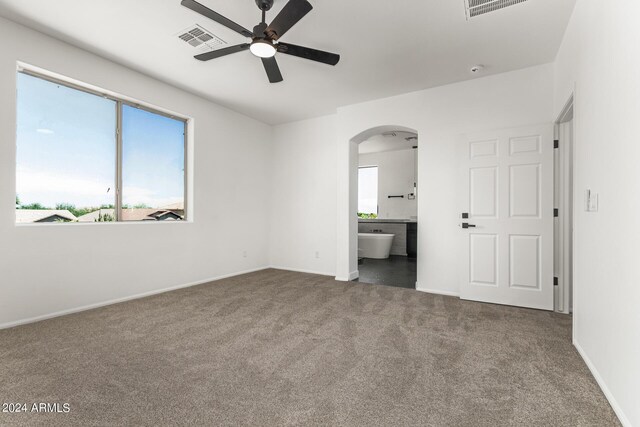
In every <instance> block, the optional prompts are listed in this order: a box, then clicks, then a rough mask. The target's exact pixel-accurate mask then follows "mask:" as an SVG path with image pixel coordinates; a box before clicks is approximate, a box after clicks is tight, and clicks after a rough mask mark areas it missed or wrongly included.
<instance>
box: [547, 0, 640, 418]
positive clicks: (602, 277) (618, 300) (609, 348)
mask: <svg viewBox="0 0 640 427" xmlns="http://www.w3.org/2000/svg"><path fill="white" fill-rule="evenodd" d="M639 14H640V3H638V2H637V1H635V0H619V1H613V2H612V1H606V0H578V2H577V4H576V8H575V11H574V15H573V17H572V19H571V22H570V24H569V27H568V29H567V32H566V34H565V38H564V42H563V44H562V47H561V49H560V52H559V54H558V58H557V61H556V64H555V71H556V72H555V100H554V104H555V112H556V114H559V113H560V111H561V110H562V107H563V105H564V104H565V102H566V101H567V100H568V98H569V97H570V95H571V92H572V91H573V90H574V88H575V104H574V106H575V108H574V123H575V145H574V147H575V172H574V179H575V183H574V191H575V200H574V239H575V242H574V282H573V283H574V301H573V307H574V342H575V344H576V347H577V348H578V349H579V351H580V352H581V353H582V355H583V357H584V358H585V360H586V361H587V363H588V364H589V365H590V368H591V369H592V371H593V373H594V376H595V377H596V379H597V380H598V381H599V382H600V385H601V387H602V388H603V390H604V391H605V393H606V394H607V396H608V397H609V400H610V402H611V403H612V406H613V408H614V409H615V410H616V412H617V414H618V416H619V417H620V419H621V420H622V422H623V424H625V425H627V426H631V425H634V426H640V405H638V402H640V285H639V284H640V268H638V259H639V257H640V220H639V219H638V218H639V217H638V212H640V173H639V172H638V171H639V168H638V163H639V159H640V143H639V142H638V139H639V135H640V120H639V118H640V75H639V74H638V70H639V69H640V51H639V50H638V46H640V27H639V26H638V22H637V18H638V16H639ZM586 189H591V190H592V191H594V192H596V193H598V194H599V201H600V206H599V211H598V212H592V213H587V212H585V210H584V207H583V201H584V191H585V190H586Z"/></svg>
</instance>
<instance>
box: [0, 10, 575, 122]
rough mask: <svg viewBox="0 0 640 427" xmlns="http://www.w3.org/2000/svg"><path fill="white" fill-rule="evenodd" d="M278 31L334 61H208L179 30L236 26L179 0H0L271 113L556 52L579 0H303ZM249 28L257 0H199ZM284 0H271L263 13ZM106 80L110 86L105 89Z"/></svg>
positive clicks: (24, 15) (126, 59) (145, 68)
mask: <svg viewBox="0 0 640 427" xmlns="http://www.w3.org/2000/svg"><path fill="white" fill-rule="evenodd" d="M310 1H311V3H312V4H313V6H314V10H313V11H311V13H309V14H308V15H307V16H306V17H305V18H304V19H303V20H302V21H300V22H299V23H298V25H296V26H295V27H294V28H293V29H292V30H291V31H289V32H288V33H287V34H286V35H285V36H284V37H283V38H282V41H286V42H289V43H293V44H299V45H303V46H308V47H314V48H317V49H321V50H327V51H331V52H336V53H339V54H341V56H342V59H341V62H340V63H339V64H338V65H337V66H336V67H331V66H328V65H324V64H319V63H315V62H311V61H306V60H304V59H300V58H296V57H292V56H289V55H283V54H279V55H278V61H279V63H280V68H281V70H282V74H283V76H284V78H285V81H284V82H283V83H278V84H269V83H268V81H267V77H266V75H265V72H264V69H263V68H262V64H261V63H260V60H259V59H258V58H255V57H254V56H252V55H251V53H249V52H248V51H247V52H242V53H238V54H234V55H230V56H227V57H224V58H220V59H215V60H213V61H210V62H200V61H197V60H195V59H193V57H192V55H193V54H194V53H195V49H193V48H191V47H189V46H188V45H187V44H185V43H184V42H182V41H180V40H179V39H178V38H177V37H176V34H177V33H178V32H179V31H181V30H183V29H185V28H187V27H188V26H190V25H193V24H196V23H197V24H199V25H201V26H203V27H204V28H206V29H208V30H209V31H211V32H213V33H214V34H216V35H217V36H219V37H221V38H222V39H223V40H225V41H226V42H227V43H228V44H230V45H233V44H239V43H244V42H246V41H247V40H248V39H245V38H244V37H242V36H241V35H239V34H237V33H234V32H232V31H230V30H228V29H226V28H225V27H222V26H221V25H219V24H217V23H214V22H212V21H210V20H208V19H206V18H204V17H202V16H200V15H198V14H196V13H194V12H192V11H191V10H189V9H186V8H184V7H182V6H181V5H180V0H55V1H52V0H0V15H2V16H4V17H6V18H8V19H11V20H13V21H16V22H19V23H22V24H24V25H27V26H29V27H32V28H34V29H36V30H39V31H42V32H43V33H46V34H49V35H52V36H54V37H57V38H59V39H62V40H64V41H67V42H69V43H72V44H74V45H77V46H79V47H82V48H84V49H87V50H89V51H92V52H95V53H97V54H99V55H101V56H104V57H106V58H109V59H112V60H114V61H116V62H120V63H122V64H124V65H126V66H128V67H130V68H133V69H136V70H138V71H141V72H143V73H146V74H148V75H151V76H153V77H156V78H158V79H161V80H164V81H166V82H169V83H171V84H173V85H175V86H178V87H180V88H183V89H185V90H188V91H190V92H193V93H196V94H198V95H201V96H203V97H205V98H208V99H210V100H212V101H214V102H217V103H219V104H222V105H224V106H226V107H228V108H230V109H233V110H236V111H238V112H241V113H244V114H246V115H248V116H251V117H255V118H257V119H259V120H261V121H264V122H267V123H270V124H277V123H284V122H289V121H294V120H299V119H304V118H310V117H315V116H320V115H324V114H330V113H332V112H335V110H336V108H337V107H339V106H343V105H350V104H354V103H359V102H364V101H369V100H373V99H378V98H383V97H388V96H393V95H398V94H402V93H407V92H411V91H415V90H420V89H426V88H429V87H434V86H439V85H443V84H447V83H453V82H457V81H462V80H466V79H471V78H475V77H476V76H475V75H472V74H471V73H470V72H469V68H470V67H471V66H472V65H475V64H484V65H485V66H486V68H485V71H484V73H483V75H488V74H496V73H501V72H505V71H511V70H516V69H520V68H525V67H528V66H533V65H537V64H543V63H548V62H552V61H553V60H554V58H555V55H556V53H557V50H558V47H559V45H560V42H561V40H562V36H563V34H564V31H565V28H566V26H567V23H568V21H569V17H570V15H571V12H572V10H573V6H574V4H575V0H529V1H527V2H524V3H521V4H518V5H515V6H511V7H509V8H506V9H503V10H499V11H497V12H493V13H490V14H487V15H484V16H480V17H477V18H473V19H472V20H471V21H467V20H466V17H465V8H464V0H401V1H398V0H388V1H383V0H374V1H372V0H348V1H346V0H323V1H317V0H310ZM201 2H202V3H203V4H205V5H206V6H208V7H210V8H212V9H214V10H216V11H217V12H218V13H221V14H223V15H225V16H227V17H228V18H229V19H232V20H234V21H236V22H238V23H239V24H241V25H243V26H244V27H246V28H248V29H252V28H253V26H254V25H255V24H257V23H258V22H259V20H260V11H259V10H258V8H257V7H256V5H255V2H254V0H201ZM284 4H285V0H275V5H274V7H273V9H272V11H271V12H270V13H269V14H268V15H267V21H270V19H272V18H273V17H274V16H275V14H276V13H277V12H278V11H279V10H280V9H281V8H282V7H283V5H284ZM107 89H108V88H107Z"/></svg>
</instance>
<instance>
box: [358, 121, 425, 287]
mask: <svg viewBox="0 0 640 427" xmlns="http://www.w3.org/2000/svg"><path fill="white" fill-rule="evenodd" d="M357 182H358V185H357V212H355V213H356V214H357V219H358V227H357V231H358V239H357V242H358V246H357V248H358V276H359V277H358V278H357V279H355V280H357V281H360V282H363V283H370V284H375V285H386V286H395V287H402V288H411V289H415V286H416V278H417V252H418V248H417V238H418V235H417V231H418V229H417V227H418V194H417V193H418V185H417V184H418V134H417V133H416V132H412V131H408V130H400V129H393V130H384V131H380V132H379V133H374V134H371V135H368V136H367V138H366V139H364V140H362V141H361V142H360V143H359V144H358V153H357Z"/></svg>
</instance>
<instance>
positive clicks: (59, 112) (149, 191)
mask: <svg viewBox="0 0 640 427" xmlns="http://www.w3.org/2000/svg"><path fill="white" fill-rule="evenodd" d="M17 79H18V111H17V113H18V126H17V144H18V155H17V176H16V180H17V183H16V192H17V194H18V196H19V197H20V200H21V202H22V204H30V203H36V202H37V203H41V204H43V205H45V206H48V207H55V205H56V204H58V203H71V204H74V205H76V206H77V207H86V206H99V205H102V204H114V200H115V181H116V174H115V169H116V143H115V141H116V130H115V128H116V103H115V101H112V100H109V99H105V98H102V97H99V96H95V95H91V94H88V93H84V92H81V91H77V90H74V89H70V88H67V87H64V86H59V85H56V84H54V83H51V82H48V81H45V80H42V79H39V78H36V77H32V76H29V75H26V74H22V73H18V76H17ZM183 132H184V124H183V122H182V121H179V120H174V119H171V118H168V117H164V116H160V115H157V114H153V113H149V112H147V111H143V110H139V109H136V108H133V107H128V106H124V108H123V186H124V189H123V203H125V204H131V205H135V204H139V203H144V204H147V205H149V206H151V207H160V206H164V205H167V204H171V203H175V202H178V201H182V200H183V194H184V172H183V169H184V150H183V148H184V136H183Z"/></svg>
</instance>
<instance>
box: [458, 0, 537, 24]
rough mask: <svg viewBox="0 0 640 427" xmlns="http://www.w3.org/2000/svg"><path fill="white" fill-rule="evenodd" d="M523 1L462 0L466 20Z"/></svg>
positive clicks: (522, 1)
mask: <svg viewBox="0 0 640 427" xmlns="http://www.w3.org/2000/svg"><path fill="white" fill-rule="evenodd" d="M525 1H527V0H464V3H465V9H466V10H467V19H471V18H473V17H476V16H479V15H484V14H485V13H489V12H495V11H496V10H500V9H504V8H505V7H509V6H513V5H514V4H518V3H524V2H525Z"/></svg>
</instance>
